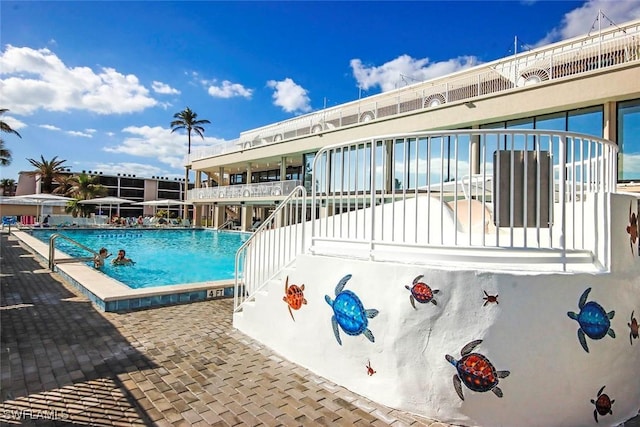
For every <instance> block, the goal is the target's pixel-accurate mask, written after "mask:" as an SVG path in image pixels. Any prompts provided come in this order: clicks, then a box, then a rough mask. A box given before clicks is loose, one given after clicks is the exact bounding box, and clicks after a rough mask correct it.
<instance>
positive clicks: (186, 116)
mask: <svg viewBox="0 0 640 427" xmlns="http://www.w3.org/2000/svg"><path fill="white" fill-rule="evenodd" d="M173 118H174V119H175V120H174V121H172V122H171V125H170V126H171V133H173V132H175V131H177V130H179V129H186V131H187V141H188V146H187V154H191V132H195V134H196V135H199V136H200V138H202V139H204V127H202V125H205V124H209V123H211V122H210V121H209V120H206V119H202V120H198V114H197V113H194V112H193V111H191V109H190V108H189V107H187V108H185V109H184V110H182V111H180V112H178V113H175V114H174V115H173ZM188 188H189V166H187V167H186V170H185V182H184V198H185V200H186V198H187V189H188ZM184 218H187V209H186V208H185V210H184Z"/></svg>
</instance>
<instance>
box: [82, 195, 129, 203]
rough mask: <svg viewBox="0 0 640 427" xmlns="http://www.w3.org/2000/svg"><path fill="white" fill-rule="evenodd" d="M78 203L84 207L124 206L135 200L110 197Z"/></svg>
mask: <svg viewBox="0 0 640 427" xmlns="http://www.w3.org/2000/svg"><path fill="white" fill-rule="evenodd" d="M78 203H80V204H82V205H122V204H124V203H133V200H129V199H121V198H120V197H113V196H108V197H97V198H95V199H87V200H80V201H79V202H78Z"/></svg>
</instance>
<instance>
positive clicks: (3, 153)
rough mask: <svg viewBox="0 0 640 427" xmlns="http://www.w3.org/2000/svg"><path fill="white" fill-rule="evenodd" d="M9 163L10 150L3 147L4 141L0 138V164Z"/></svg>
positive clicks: (6, 164) (7, 164)
mask: <svg viewBox="0 0 640 427" xmlns="http://www.w3.org/2000/svg"><path fill="white" fill-rule="evenodd" d="M10 164H11V150H9V149H8V148H5V147H4V141H3V140H2V138H0V166H9V165H10Z"/></svg>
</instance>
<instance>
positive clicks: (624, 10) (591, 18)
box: [536, 0, 640, 46]
mask: <svg viewBox="0 0 640 427" xmlns="http://www.w3.org/2000/svg"><path fill="white" fill-rule="evenodd" d="M599 11H602V12H603V13H604V15H605V16H601V17H600V26H601V27H602V28H603V29H604V28H608V27H609V26H610V25H612V24H611V22H610V21H612V22H613V23H614V24H622V23H624V22H626V21H631V20H633V19H638V18H640V2H638V1H637V0H588V1H586V2H585V3H584V4H583V5H582V6H580V7H579V8H577V9H574V10H572V11H571V12H568V13H566V14H565V15H564V17H563V18H562V22H561V23H560V25H559V26H557V27H555V28H554V29H552V30H551V31H550V32H549V33H548V34H547V35H546V36H545V37H544V38H543V39H542V40H540V41H539V42H538V43H536V46H542V45H545V44H548V43H552V42H555V41H559V40H565V39H568V38H571V37H576V36H580V35H583V34H587V33H589V31H591V32H594V31H597V30H598V22H597V21H596V18H597V17H598V13H599Z"/></svg>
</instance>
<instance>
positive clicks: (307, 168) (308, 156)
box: [302, 153, 316, 192]
mask: <svg viewBox="0 0 640 427" xmlns="http://www.w3.org/2000/svg"><path fill="white" fill-rule="evenodd" d="M315 157H316V153H305V154H303V155H302V168H303V171H302V176H303V181H304V188H306V189H307V191H309V192H311V171H312V169H313V159H314V158H315Z"/></svg>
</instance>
